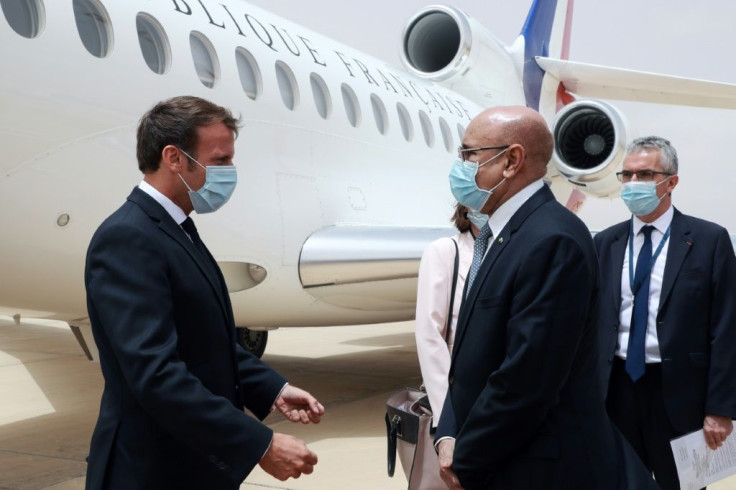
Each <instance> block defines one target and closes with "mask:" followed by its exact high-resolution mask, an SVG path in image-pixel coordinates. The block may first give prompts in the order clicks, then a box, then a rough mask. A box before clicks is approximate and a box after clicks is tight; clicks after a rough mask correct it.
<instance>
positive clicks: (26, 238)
mask: <svg viewBox="0 0 736 490" xmlns="http://www.w3.org/2000/svg"><path fill="white" fill-rule="evenodd" d="M0 7H2V11H3V18H2V19H0V43H1V44H2V46H3V51H2V55H1V56H2V58H3V61H4V62H5V66H6V67H7V66H12V67H13V68H12V69H8V70H5V73H4V75H3V77H0V145H1V146H0V147H1V148H3V158H2V159H1V160H0V172H1V173H0V176H2V177H0V208H1V209H3V212H2V214H0V229H2V230H4V231H5V233H4V234H3V239H2V240H1V241H0V271H2V277H3V280H2V281H0V305H2V306H0V311H1V312H3V313H6V314H10V315H14V316H15V318H16V319H19V318H20V316H29V317H43V318H52V319H58V320H63V321H65V322H67V323H68V324H69V325H70V327H71V328H72V331H73V332H74V333H75V336H76V337H77V339H78V340H79V342H80V345H81V346H82V347H83V348H84V349H85V353H86V354H87V356H88V357H90V358H91V359H92V358H95V357H96V349H95V347H94V342H93V340H92V337H91V333H90V328H89V320H88V318H87V313H86V304H85V293H84V282H83V270H84V256H85V252H86V248H87V244H88V243H89V239H90V238H91V236H92V233H93V232H94V230H95V229H96V227H97V226H98V225H99V223H101V222H102V220H103V219H104V218H105V217H106V216H107V215H109V214H110V213H111V212H112V211H113V210H114V209H116V208H117V207H119V206H120V204H121V203H122V202H123V201H124V199H125V197H126V196H127V195H128V193H129V192H130V190H131V189H132V188H133V187H134V186H135V185H137V184H138V183H139V182H140V180H141V175H140V173H139V171H138V169H137V165H136V163H135V128H136V126H137V122H138V119H139V118H140V116H141V115H142V114H143V113H144V112H145V111H146V110H147V109H149V108H150V107H151V106H152V105H153V104H155V103H156V102H158V101H159V100H163V99H166V98H169V97H171V96H173V95H180V94H191V95H196V96H200V97H203V98H206V99H209V100H212V101H213V102H215V103H217V104H220V105H223V106H227V107H229V108H231V110H233V112H234V113H235V114H239V115H241V116H242V122H243V129H242V131H241V136H240V138H238V140H237V141H236V159H235V163H236V165H237V166H238V169H239V170H238V171H239V174H240V175H239V184H238V188H237V190H236V192H235V195H234V196H233V197H232V199H231V200H230V202H228V204H227V205H226V206H225V207H223V208H222V209H221V210H220V211H218V212H217V213H214V214H210V215H206V216H205V215H203V216H199V217H196V220H197V223H198V227H199V229H200V233H201V235H202V236H203V237H204V239H205V241H206V243H207V244H208V247H209V248H210V250H211V251H212V252H213V255H214V256H215V258H216V259H217V261H218V263H219V265H220V267H221V268H222V271H223V274H224V275H225V278H226V282H227V285H228V289H229V292H230V294H231V300H232V304H233V310H234V314H235V319H236V324H237V325H238V327H239V335H240V341H241V343H242V344H243V345H244V346H245V347H246V348H248V349H250V350H251V351H253V352H255V353H257V354H259V355H260V354H262V353H263V350H264V349H265V345H266V342H267V337H268V331H269V330H270V329H273V328H278V327H300V326H333V325H347V324H375V323H383V322H394V321H403V320H410V319H412V318H413V315H414V302H415V298H416V275H417V270H418V263H419V259H420V257H421V253H422V251H423V249H424V247H425V246H426V245H427V244H428V243H429V242H430V241H432V240H434V239H436V238H439V237H441V236H447V235H452V234H454V232H453V230H452V229H451V228H449V223H448V217H449V215H450V212H451V208H452V205H453V199H452V196H451V194H450V192H449V186H448V183H447V173H448V171H449V168H450V165H451V163H452V161H453V159H454V158H455V157H456V148H457V147H458V146H459V144H460V142H461V139H462V134H463V132H464V129H465V127H466V126H467V124H468V122H469V121H470V120H471V119H472V117H473V116H474V115H475V114H477V113H478V112H479V111H480V110H482V109H483V108H485V107H488V106H491V105H506V104H521V105H529V106H531V107H534V108H535V109H538V110H539V111H540V112H541V113H542V114H543V115H544V116H545V118H546V119H547V120H548V122H549V124H550V127H551V128H552V131H553V134H554V136H555V142H556V152H555V155H554V158H553V160H552V161H551V162H550V165H549V171H548V175H547V181H548V183H549V185H550V186H551V188H552V189H553V191H554V192H555V195H556V197H557V198H558V200H560V202H562V203H563V204H567V205H568V206H569V207H570V208H573V209H576V208H578V207H579V206H580V205H581V203H582V202H583V200H584V199H585V196H589V197H592V198H593V199H595V198H610V197H612V196H615V195H616V194H617V193H618V189H619V184H618V181H617V180H616V178H615V175H614V174H615V172H616V170H618V169H619V168H620V165H621V162H622V152H623V148H624V146H625V144H626V142H627V141H628V140H630V139H631V137H632V132H631V127H630V125H629V123H628V122H627V120H626V118H625V116H624V115H623V114H622V112H621V111H620V110H618V109H617V108H616V107H614V106H613V105H611V104H610V103H609V102H608V100H610V99H623V100H635V101H651V102H657V103H667V104H680V105H693V106H705V107H720V108H728V109H733V108H736V85H732V84H725V83H716V82H706V81H701V80H690V79H684V78H679V77H672V76H665V75H657V74H652V73H645V72H636V71H632V70H621V69H616V68H610V67H603V66H598V65H592V64H587V63H579V62H573V61H569V60H568V59H567V58H568V52H569V43H570V36H569V34H570V25H571V15H572V7H573V2H572V0H535V1H534V2H533V4H532V6H531V8H530V10H529V14H528V17H527V20H526V22H525V23H524V26H523V28H522V30H521V35H520V36H519V38H518V39H517V40H516V41H515V42H514V43H512V44H511V45H509V46H506V45H504V44H502V43H501V42H500V41H498V40H497V39H496V38H495V37H494V36H493V35H492V34H491V33H490V32H488V31H487V30H486V29H485V28H484V27H483V26H482V25H481V24H480V23H479V22H477V21H475V20H474V19H473V18H472V17H470V16H469V15H468V14H466V13H465V12H463V11H462V10H460V9H458V8H454V7H451V6H429V7H426V8H422V9H420V10H419V11H418V12H416V14H415V15H413V16H412V17H411V18H410V19H409V20H408V22H407V24H406V27H405V29H404V31H403V34H402V38H401V46H402V55H401V56H402V61H403V64H404V68H403V69H400V68H396V67H393V66H390V65H388V64H387V63H385V62H384V61H381V60H379V59H376V58H374V57H372V56H369V55H367V54H365V53H363V52H360V51H358V50H356V49H353V48H351V47H349V46H346V45H344V44H341V43H338V42H336V41H333V40H331V39H328V38H327V37H325V36H322V35H320V34H318V33H316V32H313V31H311V30H309V29H306V28H304V27H301V26H299V25H296V24H294V23H292V22H290V21H288V20H286V19H283V18H281V17H278V16H275V15H273V14H271V13H269V12H267V11H266V10H263V9H261V8H258V7H256V6H253V5H251V4H249V3H246V2H244V1H239V0H218V1H215V0H166V1H164V0H159V1H151V0H130V1H126V2H119V1H113V0H73V1H71V2H42V0H0Z"/></svg>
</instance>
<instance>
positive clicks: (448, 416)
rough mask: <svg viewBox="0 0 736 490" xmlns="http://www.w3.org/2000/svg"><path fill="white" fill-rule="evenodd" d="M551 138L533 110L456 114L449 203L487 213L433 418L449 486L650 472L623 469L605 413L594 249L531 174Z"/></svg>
mask: <svg viewBox="0 0 736 490" xmlns="http://www.w3.org/2000/svg"><path fill="white" fill-rule="evenodd" d="M552 147H553V140H552V135H551V134H550V132H549V129H548V128H547V124H546V122H545V120H544V119H543V118H542V116H540V115H539V113H537V112H535V111H533V110H531V109H528V108H525V107H496V108H492V109H489V110H486V111H484V112H482V113H481V114H480V115H478V116H477V117H476V118H475V119H473V121H471V123H470V124H469V125H468V128H467V130H466V132H465V135H464V137H463V144H462V147H461V148H460V155H459V157H460V159H459V161H457V162H456V163H455V165H454V166H453V169H452V171H451V173H450V184H451V187H452V190H453V194H454V195H455V197H456V198H457V200H458V202H460V203H461V204H463V205H465V206H468V207H469V208H472V209H478V210H480V211H481V212H482V213H484V214H487V215H489V220H488V224H487V225H486V226H484V227H483V229H481V231H480V232H479V234H478V237H477V239H476V249H475V251H474V252H475V253H474V262H473V265H472V266H471V269H470V271H469V273H468V278H467V280H466V286H465V291H464V294H465V296H464V301H463V305H462V308H461V310H460V316H459V319H458V326H457V333H456V339H455V347H454V350H453V353H452V364H451V367H450V372H449V390H448V396H447V397H446V400H445V406H444V408H443V411H442V418H441V419H440V422H439V427H438V430H437V438H436V440H437V441H438V443H437V446H438V449H439V454H440V466H441V476H442V478H443V480H444V481H445V483H447V484H448V486H449V487H450V488H452V489H457V488H465V489H526V488H529V489H534V488H540V489H542V488H544V489H545V490H549V489H565V490H569V489H578V488H580V489H586V490H590V489H614V488H637V489H641V488H649V487H650V484H651V485H653V482H652V481H651V476H650V475H647V474H646V473H645V472H644V471H643V466H641V463H640V462H638V463H637V460H634V463H633V466H634V468H626V469H624V468H623V461H624V459H625V458H624V457H623V455H624V454H626V455H627V456H628V457H630V456H631V448H627V447H625V446H624V445H623V444H624V443H622V440H621V438H620V435H619V434H617V433H616V431H615V429H613V426H612V424H611V423H610V420H609V419H608V417H607V415H606V411H605V406H604V403H603V392H604V389H603V387H602V386H601V385H600V383H601V377H600V376H599V375H598V374H597V372H598V366H600V363H599V361H598V359H599V356H598V355H597V354H596V350H595V346H596V345H597V339H596V335H597V328H596V323H595V321H596V312H597V307H598V306H597V304H598V300H597V298H598V282H599V279H598V265H597V259H596V254H595V250H594V247H593V242H592V239H591V236H590V233H589V231H588V229H587V228H586V226H585V225H584V224H583V223H582V221H580V220H579V219H578V218H577V217H576V216H575V215H574V214H572V213H571V212H569V211H568V210H566V209H565V208H564V207H563V206H562V205H560V204H559V203H558V202H557V201H556V200H555V199H554V196H553V195H552V192H551V191H550V190H549V188H548V187H547V186H546V185H545V184H544V183H543V181H542V178H543V177H544V175H545V173H546V168H547V162H548V161H549V159H550V157H551V154H552ZM486 236H487V237H488V238H486ZM627 473H628V474H627ZM619 474H621V475H622V479H621V480H620V479H619V476H618V475H619ZM625 478H629V479H634V480H633V481H634V482H635V483H632V482H631V481H632V480H629V481H624V479H625ZM637 479H638V480H637ZM653 488H656V487H653Z"/></svg>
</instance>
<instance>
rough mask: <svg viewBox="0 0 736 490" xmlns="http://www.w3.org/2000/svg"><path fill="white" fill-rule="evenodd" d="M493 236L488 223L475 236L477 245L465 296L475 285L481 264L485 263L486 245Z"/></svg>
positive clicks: (474, 248) (474, 247) (474, 249)
mask: <svg viewBox="0 0 736 490" xmlns="http://www.w3.org/2000/svg"><path fill="white" fill-rule="evenodd" d="M492 237H493V232H492V231H491V228H490V226H488V223H486V224H485V225H484V226H483V228H481V229H480V232H479V233H478V236H477V237H476V238H475V245H474V246H473V263H472V264H470V272H468V289H466V291H465V296H467V295H468V294H469V293H470V287H471V286H472V285H473V281H474V280H475V276H476V275H478V270H480V265H481V264H482V263H483V256H484V255H485V254H486V247H487V245H488V240H489V239H490V238H492Z"/></svg>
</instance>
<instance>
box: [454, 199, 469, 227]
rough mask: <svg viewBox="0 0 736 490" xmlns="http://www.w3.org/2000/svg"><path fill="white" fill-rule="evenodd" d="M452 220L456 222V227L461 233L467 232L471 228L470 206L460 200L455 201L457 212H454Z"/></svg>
mask: <svg viewBox="0 0 736 490" xmlns="http://www.w3.org/2000/svg"><path fill="white" fill-rule="evenodd" d="M450 221H451V222H452V223H454V224H455V228H457V231H459V232H460V233H465V232H466V231H468V230H469V229H470V220H469V219H468V208H467V207H466V206H463V205H462V204H460V203H459V202H456V203H455V212H454V213H452V218H450Z"/></svg>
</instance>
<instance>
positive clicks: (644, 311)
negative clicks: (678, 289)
mask: <svg viewBox="0 0 736 490" xmlns="http://www.w3.org/2000/svg"><path fill="white" fill-rule="evenodd" d="M652 230H654V227H653V226H651V225H647V226H645V227H644V228H642V229H641V232H642V233H643V234H644V245H642V247H641V250H640V251H639V257H638V258H637V259H636V273H635V274H634V289H636V287H637V285H639V284H641V286H639V289H638V290H636V292H635V294H634V308H633V311H632V313H631V328H630V329H629V345H628V350H627V351H626V372H627V373H629V377H631V379H632V381H636V380H638V379H639V378H641V377H642V376H643V375H644V345H645V339H646V334H647V323H648V320H649V278H650V277H651V267H650V266H649V262H650V261H651V260H652ZM633 292H634V291H632V293H633Z"/></svg>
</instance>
